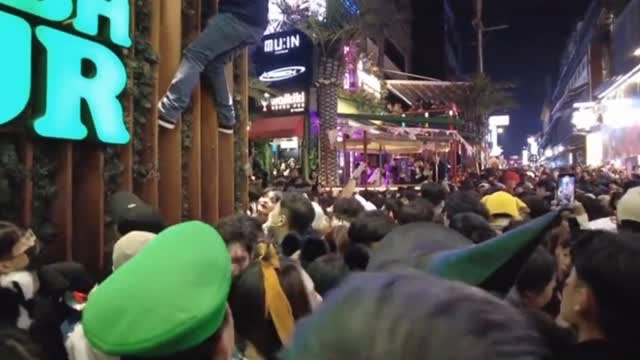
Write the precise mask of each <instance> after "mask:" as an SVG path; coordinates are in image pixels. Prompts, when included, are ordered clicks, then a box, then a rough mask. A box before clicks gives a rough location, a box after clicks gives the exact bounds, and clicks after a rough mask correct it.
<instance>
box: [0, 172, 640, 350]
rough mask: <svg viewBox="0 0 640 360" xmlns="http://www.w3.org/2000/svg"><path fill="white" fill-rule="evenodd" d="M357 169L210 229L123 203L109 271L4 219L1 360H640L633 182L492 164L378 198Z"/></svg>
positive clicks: (278, 185)
mask: <svg viewBox="0 0 640 360" xmlns="http://www.w3.org/2000/svg"><path fill="white" fill-rule="evenodd" d="M362 171H364V166H362V167H361V168H359V169H358V170H356V171H355V172H354V175H353V176H352V179H351V180H350V181H349V182H348V183H347V184H346V185H345V186H344V187H343V188H342V189H341V191H340V192H339V193H334V192H332V191H321V189H319V188H318V187H317V186H316V187H314V186H311V185H310V184H309V183H308V182H307V181H304V180H301V179H290V180H289V181H286V182H284V181H276V182H274V183H272V184H271V187H268V188H265V189H257V188H256V189H254V191H253V192H252V206H251V208H250V209H249V211H248V212H247V213H246V214H238V215H234V216H231V217H228V218H225V219H222V220H221V221H220V222H219V223H217V224H205V223H202V222H199V221H189V222H184V223H181V224H176V225H172V226H166V225H165V224H164V222H163V219H162V218H161V216H160V215H159V213H158V211H157V210H156V209H154V208H152V207H151V206H149V205H147V204H145V203H144V202H142V201H141V200H140V199H139V198H137V197H136V196H135V195H133V194H128V193H118V194H115V195H114V196H113V197H112V198H111V199H110V200H109V207H108V208H109V214H108V215H109V220H110V222H109V226H110V227H111V228H112V230H113V232H114V233H115V234H116V238H117V241H115V243H114V244H109V246H108V247H109V251H110V254H109V259H110V264H109V265H110V266H109V268H110V269H111V271H109V273H108V274H104V275H98V274H92V275H93V276H91V275H90V274H88V273H87V272H86V271H85V270H84V268H83V266H82V265H81V264H75V263H70V262H64V263H53V264H47V263H42V261H40V259H41V258H42V257H41V254H42V253H43V252H44V251H46V247H45V246H43V245H42V244H40V243H39V241H38V239H37V237H36V236H35V234H33V232H31V231H29V230H25V229H21V228H19V227H18V226H16V225H14V224H11V223H8V222H2V223H0V358H1V359H3V360H5V359H7V360H14V359H16V360H27V359H28V360H35V359H52V360H58V359H62V360H63V359H69V360H94V359H96V360H98V359H127V360H128V359H142V358H144V359H158V360H159V359H163V360H167V359H193V360H199V359H202V360H205V359H207V360H208V359H225V360H230V359H234V360H241V359H248V360H253V359H265V360H271V359H284V360H289V359H296V360H298V359H308V360H340V359H344V360H347V359H367V360H382V359H385V360H386V359H472V360H473V359H478V360H480V359H482V360H484V359H487V360H488V359H560V360H563V359H568V360H572V359H638V358H640V349H639V348H638V346H637V344H636V343H637V341H636V340H637V339H639V338H640V337H639V335H637V329H636V328H635V326H636V324H638V323H640V308H639V307H638V304H640V282H639V281H638V279H640V261H638V259H640V237H639V235H638V233H639V232H640V177H639V176H638V175H637V174H635V173H627V172H625V171H617V170H612V169H604V168H601V169H587V168H574V169H566V171H556V170H546V169H544V168H539V169H511V170H501V169H497V168H494V169H486V170H485V171H483V172H482V173H481V174H468V175H467V176H466V177H465V179H464V180H461V181H460V182H459V183H456V184H453V183H447V182H446V181H445V182H441V183H436V182H426V183H424V184H421V185H420V187H418V188H414V187H405V188H397V189H394V190H391V189H389V190H386V191H367V190H362V189H360V190H359V189H358V188H357V183H358V180H359V179H360V174H362ZM568 171H570V172H571V173H572V174H573V175H574V176H575V179H576V194H575V201H574V202H573V203H572V204H570V205H569V206H565V207H559V206H558V204H556V197H557V185H558V178H559V175H560V174H561V173H564V172H568ZM98 276H99V277H98Z"/></svg>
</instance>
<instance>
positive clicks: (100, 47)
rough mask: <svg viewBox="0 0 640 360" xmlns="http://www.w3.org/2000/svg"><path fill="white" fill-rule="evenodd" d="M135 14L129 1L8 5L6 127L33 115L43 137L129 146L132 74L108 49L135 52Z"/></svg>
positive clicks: (2, 3) (3, 73) (2, 62)
mask: <svg viewBox="0 0 640 360" xmlns="http://www.w3.org/2000/svg"><path fill="white" fill-rule="evenodd" d="M74 5H75V6H74ZM74 7H75V8H74ZM129 14H130V8H129V0H46V1H42V0H0V39H2V41H3V52H2V56H0V79H2V82H1V83H0V125H4V124H7V123H9V122H10V121H12V120H15V119H17V118H19V117H21V115H22V116H24V114H26V113H28V114H29V115H28V116H29V117H28V119H27V120H28V123H29V124H31V125H32V127H33V129H34V131H35V132H36V134H38V135H40V136H43V137H48V138H55V139H65V140H85V139H88V138H94V139H97V140H98V141H100V142H103V143H110V144H125V143H127V142H128V141H129V139H130V136H129V132H128V130H127V127H126V124H125V120H124V111H123V106H122V103H121V102H120V100H119V98H118V96H119V95H120V94H121V93H122V92H123V91H124V89H125V87H126V83H127V71H126V68H125V64H124V62H123V61H122V60H121V59H119V58H118V56H117V55H116V54H115V53H114V52H113V51H112V50H111V49H110V48H109V47H108V46H110V47H124V48H128V47H130V46H131V38H130V35H129V29H130V18H129ZM27 108H28V109H29V111H28V112H27V111H25V110H26V109H27Z"/></svg>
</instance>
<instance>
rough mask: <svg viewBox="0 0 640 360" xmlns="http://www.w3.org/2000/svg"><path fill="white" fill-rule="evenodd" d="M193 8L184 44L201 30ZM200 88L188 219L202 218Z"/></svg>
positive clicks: (194, 103)
mask: <svg viewBox="0 0 640 360" xmlns="http://www.w3.org/2000/svg"><path fill="white" fill-rule="evenodd" d="M193 4H194V6H195V8H194V9H193V10H194V14H193V15H192V17H193V19H190V20H191V21H190V23H189V25H190V26H189V29H185V30H187V33H186V34H185V40H186V43H187V44H188V43H191V42H192V41H193V40H194V39H195V38H196V37H197V36H198V35H199V34H200V28H201V21H200V19H201V18H202V6H201V3H200V1H193ZM200 98H201V92H200V86H198V87H196V89H195V90H194V92H193V99H192V110H191V111H192V113H191V116H192V121H191V148H190V149H189V157H188V160H187V161H188V163H187V179H188V180H187V181H188V184H187V186H188V187H187V189H188V191H187V198H188V202H189V218H190V219H201V218H202V202H203V199H202V109H201V100H200Z"/></svg>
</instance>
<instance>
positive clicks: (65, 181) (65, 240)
mask: <svg viewBox="0 0 640 360" xmlns="http://www.w3.org/2000/svg"><path fill="white" fill-rule="evenodd" d="M56 165H57V166H56V179H55V183H56V196H55V199H54V201H53V206H52V209H51V210H52V219H53V223H54V226H55V227H56V231H57V233H58V239H59V244H56V245H54V249H53V252H54V254H53V257H55V258H64V259H66V260H71V256H72V255H73V251H72V241H73V213H72V207H71V204H72V203H73V145H72V144H71V143H70V142H63V143H60V145H59V146H58V154H57V161H56ZM100 195H101V196H102V194H100ZM85 206H86V204H85Z"/></svg>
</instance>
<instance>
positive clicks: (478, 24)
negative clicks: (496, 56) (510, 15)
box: [473, 0, 509, 74]
mask: <svg viewBox="0 0 640 360" xmlns="http://www.w3.org/2000/svg"><path fill="white" fill-rule="evenodd" d="M483 1H484V0H474V2H475V7H476V18H475V19H473V26H475V28H476V31H477V32H478V33H477V37H478V39H477V40H478V73H480V74H484V33H485V32H489V31H496V30H504V29H508V28H509V25H500V26H492V27H488V28H485V27H484V22H483V21H482V14H483Z"/></svg>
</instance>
